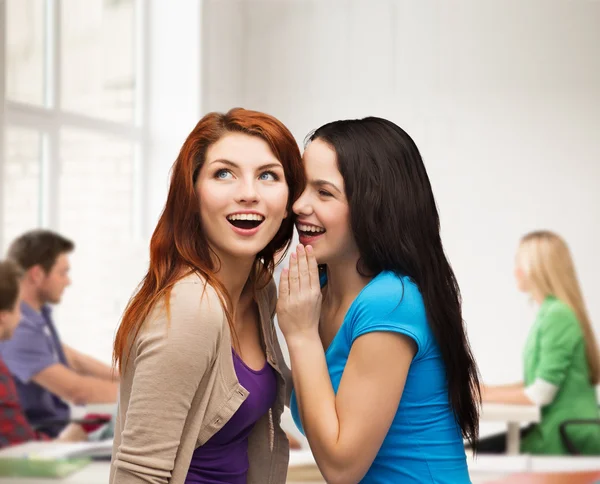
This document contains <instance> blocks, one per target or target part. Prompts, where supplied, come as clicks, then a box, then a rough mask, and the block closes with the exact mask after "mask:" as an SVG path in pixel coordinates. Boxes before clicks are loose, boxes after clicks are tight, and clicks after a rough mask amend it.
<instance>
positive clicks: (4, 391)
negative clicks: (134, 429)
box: [0, 261, 87, 449]
mask: <svg viewBox="0 0 600 484" xmlns="http://www.w3.org/2000/svg"><path fill="white" fill-rule="evenodd" d="M21 277H22V271H21V270H20V269H19V267H18V266H17V265H16V264H15V263H13V262H11V261H3V262H0V340H1V341H5V340H7V339H10V338H11V337H12V335H13V333H14V332H15V329H16V328H17V326H18V324H19V320H20V319H21V310H20V304H19V303H20V300H19V297H20V279H21ZM86 436H87V434H86V432H85V431H84V430H83V428H82V427H81V426H80V425H77V424H70V425H68V426H67V427H65V429H64V430H63V431H62V432H61V434H60V436H59V437H58V439H57V440H60V441H78V440H85V439H86ZM50 439H51V437H50V436H49V435H47V434H45V433H43V432H39V431H37V430H35V429H34V428H33V427H31V425H30V424H29V422H28V421H27V418H26V417H25V414H24V413H23V409H22V408H21V404H20V402H19V396H18V395H17V389H16V387H15V384H14V382H13V379H12V376H11V375H10V372H9V371H8V368H7V367H6V365H5V364H4V362H3V361H2V359H0V449H1V448H4V447H8V446H10V445H16V444H22V443H24V442H29V441H31V440H50Z"/></svg>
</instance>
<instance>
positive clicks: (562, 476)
mask: <svg viewBox="0 0 600 484" xmlns="http://www.w3.org/2000/svg"><path fill="white" fill-rule="evenodd" d="M597 482H600V471H592V472H550V473H546V472H544V473H535V472H534V473H525V474H513V475H510V476H507V477H506V478H505V479H502V480H499V481H492V482H490V483H489V484H595V483H597Z"/></svg>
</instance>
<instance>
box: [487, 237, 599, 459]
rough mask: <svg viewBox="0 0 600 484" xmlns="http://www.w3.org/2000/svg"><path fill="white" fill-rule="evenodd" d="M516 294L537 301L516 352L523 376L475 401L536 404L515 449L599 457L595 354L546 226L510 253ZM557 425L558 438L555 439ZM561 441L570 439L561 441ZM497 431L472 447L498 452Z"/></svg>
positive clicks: (577, 294)
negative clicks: (536, 414) (534, 418)
mask: <svg viewBox="0 0 600 484" xmlns="http://www.w3.org/2000/svg"><path fill="white" fill-rule="evenodd" d="M515 278H516V281H517V285H518V288H519V290H520V291H522V292H526V293H528V294H529V295H530V296H531V298H532V299H533V300H534V301H535V302H536V303H537V304H538V305H539V310H538V313H537V317H536V320H535V322H534V324H533V326H532V328H531V330H530V332H529V336H528V338H527V341H526V343H525V347H524V350H523V360H524V361H523V363H524V365H523V366H524V381H523V382H521V383H517V384H514V385H503V386H485V385H484V386H483V387H482V400H483V401H484V402H494V403H508V404H510V403H512V404H525V405H527V404H528V405H531V404H534V405H538V406H539V407H541V421H540V422H539V423H538V424H535V425H532V426H530V427H527V428H525V429H523V430H522V432H521V434H522V435H521V436H522V440H521V452H523V453H528V454H546V455H560V454H568V453H570V451H571V452H572V451H573V450H575V451H576V452H578V453H581V454H585V455H600V425H598V419H600V413H599V409H598V401H597V397H596V389H595V385H598V384H599V383H600V353H599V351H598V345H597V342H596V338H595V336H594V332H593V329H592V325H591V323H590V320H589V318H588V314H587V311H586V308H585V304H584V301H583V296H582V294H581V290H580V288H579V283H578V280H577V275H576V272H575V267H574V264H573V260H572V258H571V254H570V252H569V249H568V247H567V244H566V243H565V242H564V240H563V239H562V238H561V237H560V236H558V235H556V234H555V233H552V232H549V231H538V232H531V233H529V234H527V235H525V236H524V237H523V239H522V240H521V243H520V245H519V249H518V251H517V257H516V267H515ZM565 422H569V423H568V424H565V425H564V429H563V432H565V437H566V439H565V438H563V437H561V425H562V424H564V423H565ZM565 440H567V441H568V442H569V443H570V446H571V449H569V444H566V443H565ZM505 442H506V439H505V437H504V436H503V435H497V436H493V437H489V438H486V439H482V440H480V441H479V445H478V450H479V452H482V453H486V452H490V453H494V452H504V451H505V445H506V444H505Z"/></svg>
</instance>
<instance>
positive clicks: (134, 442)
mask: <svg viewBox="0 0 600 484" xmlns="http://www.w3.org/2000/svg"><path fill="white" fill-rule="evenodd" d="M168 309H169V311H165V310H164V308H162V309H161V310H155V311H153V314H152V315H151V317H150V318H149V320H148V321H146V324H145V326H144V327H143V329H142V331H141V332H140V335H139V336H138V338H137V341H136V348H135V354H134V357H135V358H134V361H132V364H133V365H134V375H133V382H132V387H131V395H130V400H129V405H128V408H127V414H126V416H125V422H124V424H123V432H122V434H121V443H120V445H119V447H118V449H117V451H116V453H115V458H114V460H113V466H114V467H115V468H114V469H113V472H114V474H113V478H112V481H111V482H112V484H141V483H151V484H168V483H169V482H170V479H171V474H172V471H173V468H174V463H175V457H176V455H177V451H178V448H179V444H180V439H181V436H182V432H183V428H184V425H185V422H186V419H187V418H188V414H189V411H190V408H191V404H192V400H193V398H194V396H195V394H196V392H197V390H198V387H199V385H200V382H201V381H202V378H203V377H204V375H205V374H206V373H207V371H209V370H210V367H211V365H212V363H213V362H214V361H215V359H216V355H217V349H218V345H219V341H220V338H221V336H222V333H223V328H224V322H225V316H224V311H223V307H222V305H221V302H220V300H219V298H218V296H217V294H216V292H215V291H214V289H212V288H211V287H210V286H205V285H204V284H197V283H191V282H180V283H178V284H176V285H175V286H174V288H173V290H172V292H171V295H170V299H169V305H168ZM157 313H158V314H157ZM167 313H170V314H167Z"/></svg>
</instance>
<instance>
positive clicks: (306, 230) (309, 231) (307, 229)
mask: <svg viewBox="0 0 600 484" xmlns="http://www.w3.org/2000/svg"><path fill="white" fill-rule="evenodd" d="M296 229H298V233H299V234H300V235H303V236H304V237H316V236H318V235H322V234H324V233H325V232H326V230H325V229H324V228H323V227H317V226H316V225H306V224H296Z"/></svg>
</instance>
